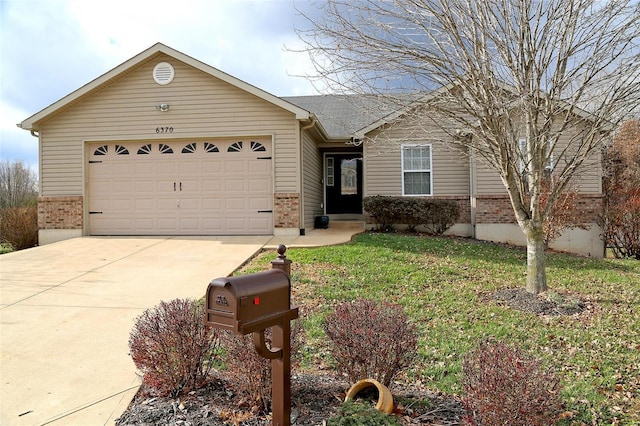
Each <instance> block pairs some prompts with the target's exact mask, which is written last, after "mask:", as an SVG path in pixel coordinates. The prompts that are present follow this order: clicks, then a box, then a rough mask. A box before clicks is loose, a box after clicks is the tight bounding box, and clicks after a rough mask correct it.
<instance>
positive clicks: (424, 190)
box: [402, 144, 433, 195]
mask: <svg viewBox="0 0 640 426" xmlns="http://www.w3.org/2000/svg"><path fill="white" fill-rule="evenodd" d="M402 195H433V173H432V169H431V144H406V145H402Z"/></svg>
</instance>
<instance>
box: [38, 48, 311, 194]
mask: <svg viewBox="0 0 640 426" xmlns="http://www.w3.org/2000/svg"><path fill="white" fill-rule="evenodd" d="M162 61H166V62H169V63H171V64H172V65H173V66H174V68H175V79H174V80H173V82H172V83H170V84H168V85H166V86H160V85H158V84H156V83H155V82H154V81H153V78H152V70H153V67H154V66H155V65H156V64H157V63H158V62H162ZM161 103H166V104H169V105H170V109H169V111H167V112H160V111H157V110H156V108H155V106H156V105H159V104H161ZM38 124H39V125H40V135H41V136H40V137H41V164H43V166H42V170H41V180H42V188H41V195H43V196H59V195H82V193H83V176H84V172H83V164H84V155H85V154H84V148H83V144H84V143H85V142H91V141H101V140H109V141H115V140H119V139H128V140H143V139H144V140H149V141H151V142H155V141H158V142H161V141H163V140H172V139H184V138H203V137H204V138H206V137H226V136H238V137H247V136H252V135H255V136H273V138H274V142H275V143H274V151H275V152H274V160H275V163H274V173H275V188H274V190H275V192H299V191H300V188H299V179H298V178H297V176H298V158H299V151H298V143H297V141H298V135H297V131H296V128H297V126H296V119H295V116H294V114H293V113H291V112H288V111H285V110H283V109H281V108H279V107H277V106H275V105H273V104H271V103H269V102H267V101H265V100H263V99H261V98H258V97H257V96H254V95H252V94H250V93H248V92H245V91H243V90H241V89H238V88H236V87H234V86H232V85H229V84H227V83H225V82H222V81H221V80H218V79H216V78H214V77H212V76H210V75H208V74H206V73H204V72H202V71H199V70H197V69H195V68H192V67H190V66H189V65H187V64H185V63H182V62H180V61H178V60H176V59H173V58H170V57H168V56H166V55H156V56H154V57H152V58H150V59H149V60H147V61H145V62H143V63H141V64H140V65H139V66H138V67H136V68H135V69H133V70H130V72H127V73H125V74H124V75H121V76H119V77H118V78H117V79H115V80H112V81H111V83H110V84H109V85H108V86H106V87H102V88H100V89H98V90H95V91H94V92H93V93H92V94H91V95H89V96H86V97H84V98H82V99H81V100H79V101H77V102H75V103H74V104H73V105H71V106H68V107H66V108H65V109H63V110H62V111H61V112H60V113H58V114H57V115H55V116H54V117H51V118H49V119H48V120H47V122H44V123H38ZM161 126H162V127H173V132H172V133H165V134H157V133H156V130H155V129H156V128H157V127H161Z"/></svg>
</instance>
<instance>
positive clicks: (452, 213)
mask: <svg viewBox="0 0 640 426" xmlns="http://www.w3.org/2000/svg"><path fill="white" fill-rule="evenodd" d="M459 217H460V207H459V206H458V204H457V203H456V202H455V201H451V200H423V203H422V207H421V212H420V219H421V222H420V223H421V224H422V225H423V226H424V227H425V229H426V231H427V234H429V235H442V234H444V233H445V232H446V230H447V229H449V228H451V227H452V226H453V225H454V224H455V223H456V221H457V220H458V218H459Z"/></svg>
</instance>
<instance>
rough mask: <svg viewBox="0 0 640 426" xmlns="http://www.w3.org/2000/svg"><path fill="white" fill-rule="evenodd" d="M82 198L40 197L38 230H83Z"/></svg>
mask: <svg viewBox="0 0 640 426" xmlns="http://www.w3.org/2000/svg"><path fill="white" fill-rule="evenodd" d="M82 209H83V206H82V196H76V197H38V229H82V226H83V221H82V216H83V215H82Z"/></svg>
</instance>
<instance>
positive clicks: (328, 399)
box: [116, 374, 463, 426]
mask: <svg viewBox="0 0 640 426" xmlns="http://www.w3.org/2000/svg"><path fill="white" fill-rule="evenodd" d="M291 382H292V383H291V406H292V409H291V424H292V425H304V426H307V425H308V426H311V425H313V426H317V425H322V424H323V422H325V421H326V420H328V419H329V418H330V417H332V416H335V415H336V414H338V412H339V409H340V407H341V405H342V402H343V401H344V397H345V394H346V391H347V390H348V388H349V385H348V383H347V382H345V381H344V380H342V379H340V378H337V377H334V376H331V375H326V374H300V375H295V376H292V379H291ZM391 392H392V394H393V396H394V402H395V403H396V413H395V415H396V416H397V417H398V419H399V420H400V421H401V422H402V424H404V425H442V426H449V425H458V424H460V419H461V416H462V414H463V408H462V403H461V401H460V399H459V398H457V397H453V396H448V395H444V394H440V393H435V392H432V391H429V390H428V389H425V388H423V387H421V386H407V385H403V384H399V383H397V384H394V385H392V387H391ZM376 397H377V395H376ZM372 404H375V401H372ZM242 405H243V404H241V403H238V401H237V399H236V398H235V396H234V395H233V393H231V392H230V391H229V390H228V388H227V387H226V386H225V383H224V381H222V380H220V379H217V380H214V381H213V382H211V383H210V384H209V385H208V386H206V387H204V388H201V389H199V390H197V391H193V392H190V393H189V394H188V395H185V396H182V397H179V398H168V397H164V398H161V397H153V396H151V395H150V393H149V390H147V389H144V387H143V388H141V389H140V391H138V394H137V395H136V397H135V398H134V400H133V401H132V402H131V404H130V406H129V408H128V409H127V411H126V412H125V413H123V414H122V416H120V418H119V419H117V420H116V425H118V426H124V425H149V426H150V425H159V424H162V425H184V426H204V425H207V426H218V425H220V426H222V425H242V426H266V425H271V417H270V415H264V414H260V413H255V412H252V411H251V410H250V409H249V408H248V407H243V406H242Z"/></svg>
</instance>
